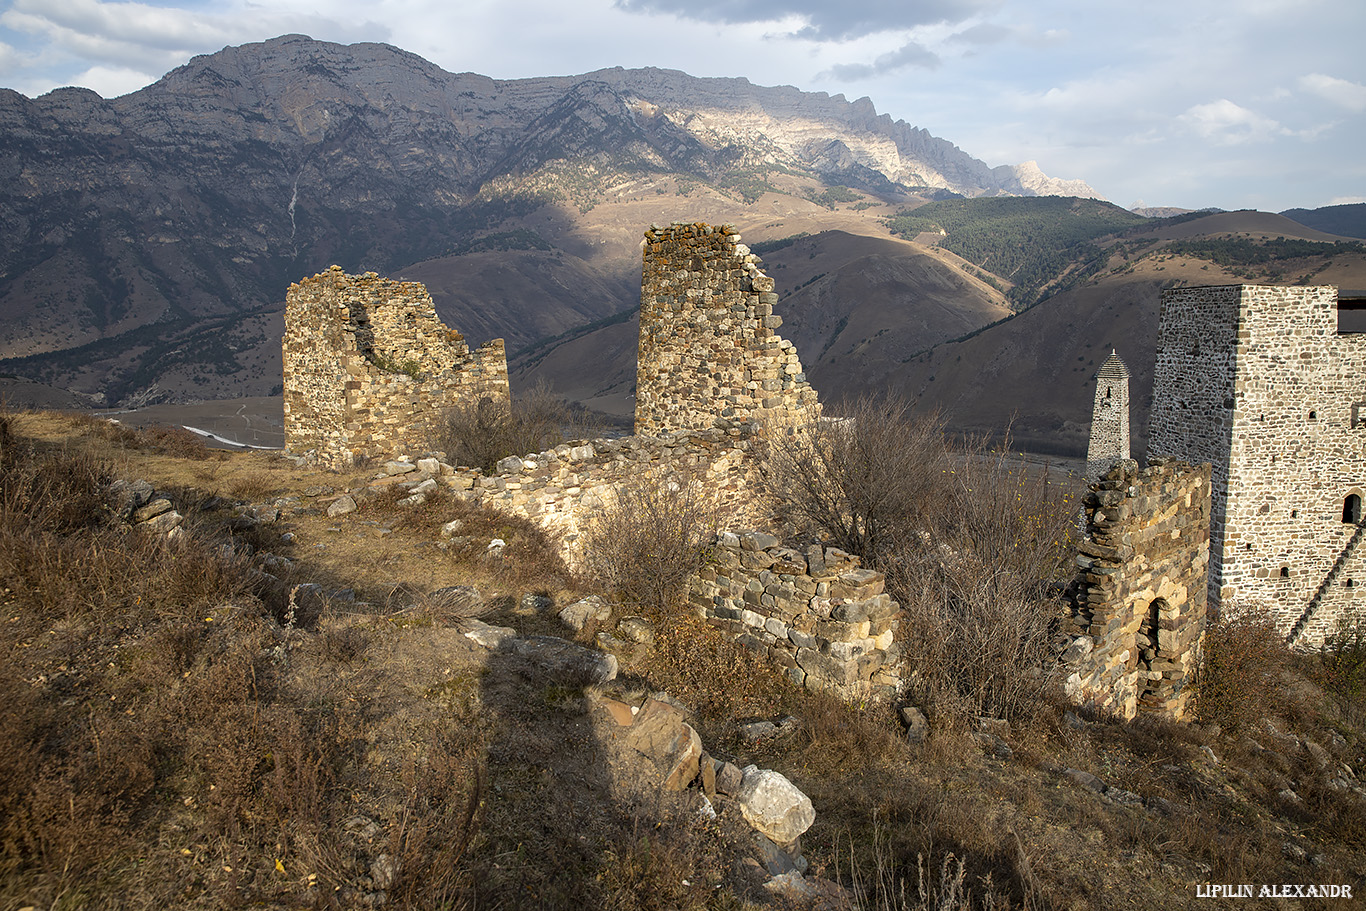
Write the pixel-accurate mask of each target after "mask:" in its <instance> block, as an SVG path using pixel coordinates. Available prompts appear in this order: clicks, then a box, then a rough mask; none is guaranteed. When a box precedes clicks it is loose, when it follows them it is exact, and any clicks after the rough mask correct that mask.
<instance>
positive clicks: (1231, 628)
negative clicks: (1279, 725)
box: [1195, 606, 1291, 731]
mask: <svg viewBox="0 0 1366 911" xmlns="http://www.w3.org/2000/svg"><path fill="white" fill-rule="evenodd" d="M1290 658H1291V653H1290V648H1289V646H1287V645H1286V644H1285V637H1283V636H1282V635H1281V634H1280V633H1279V632H1278V631H1277V630H1276V624H1275V622H1274V621H1273V620H1271V619H1270V618H1269V617H1266V616H1259V615H1257V614H1256V613H1254V612H1252V611H1249V610H1239V609H1238V608H1237V607H1236V606H1231V607H1230V608H1229V609H1227V610H1224V611H1223V612H1222V613H1221V614H1220V615H1219V616H1218V617H1216V618H1215V619H1214V620H1212V621H1211V622H1210V623H1209V625H1208V626H1206V627H1205V638H1204V646H1203V649H1202V655H1201V659H1200V667H1199V669H1198V670H1197V672H1196V691H1195V708H1196V714H1197V715H1198V716H1199V718H1200V720H1201V721H1203V722H1206V723H1210V722H1217V723H1218V724H1220V725H1222V726H1223V727H1224V728H1226V729H1228V730H1231V731H1235V730H1239V729H1241V728H1244V727H1247V726H1249V725H1251V724H1253V723H1255V722H1256V721H1257V720H1258V719H1260V718H1262V717H1264V716H1265V715H1266V714H1267V713H1268V712H1269V711H1274V708H1273V707H1272V706H1270V705H1268V699H1269V698H1270V697H1272V696H1273V695H1274V694H1275V693H1276V692H1277V690H1278V686H1277V682H1278V678H1279V675H1280V673H1281V671H1282V670H1283V669H1284V668H1285V667H1286V665H1287V664H1288V663H1289V661H1290Z"/></svg>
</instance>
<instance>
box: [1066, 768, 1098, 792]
mask: <svg viewBox="0 0 1366 911" xmlns="http://www.w3.org/2000/svg"><path fill="white" fill-rule="evenodd" d="M1063 774H1064V775H1066V776H1067V777H1068V778H1070V779H1072V780H1073V781H1075V782H1076V783H1077V784H1079V785H1081V786H1082V787H1083V788H1089V789H1090V790H1092V791H1095V792H1096V793H1097V794H1104V793H1105V782H1103V781H1101V780H1100V779H1099V778H1097V777H1096V776H1094V775H1092V774H1091V773H1090V772H1083V771H1082V770H1081V769H1065V770H1064V771H1063Z"/></svg>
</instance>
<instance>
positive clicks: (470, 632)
mask: <svg viewBox="0 0 1366 911" xmlns="http://www.w3.org/2000/svg"><path fill="white" fill-rule="evenodd" d="M468 625H469V629H467V630H465V638H466V639H469V640H471V641H472V642H475V643H477V644H479V645H482V646H483V647H484V648H486V649H489V650H490V651H492V650H495V649H498V648H500V647H502V645H503V643H504V642H506V641H508V640H509V639H513V638H515V637H516V636H517V631H516V630H515V629H513V628H512V627H509V626H490V625H489V624H487V623H485V622H483V621H482V620H470V621H469V622H468Z"/></svg>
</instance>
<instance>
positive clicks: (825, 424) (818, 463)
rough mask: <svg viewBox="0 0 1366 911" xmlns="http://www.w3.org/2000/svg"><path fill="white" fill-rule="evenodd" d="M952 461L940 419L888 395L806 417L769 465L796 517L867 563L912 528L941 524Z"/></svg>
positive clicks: (775, 449) (778, 446) (774, 483)
mask: <svg viewBox="0 0 1366 911" xmlns="http://www.w3.org/2000/svg"><path fill="white" fill-rule="evenodd" d="M949 468H950V466H949V459H948V451H947V448H946V446H945V443H944V434H943V426H942V424H941V423H940V421H939V419H938V418H937V417H935V416H928V417H924V416H919V415H915V414H913V413H912V411H911V407H910V405H909V404H908V403H907V402H906V401H905V400H903V399H899V398H895V397H890V396H889V397H885V398H861V399H858V400H856V401H854V402H852V403H850V404H848V405H846V406H845V408H844V410H843V412H842V413H841V414H840V416H839V417H837V418H827V419H824V420H816V421H808V422H807V423H806V424H805V425H804V426H801V427H798V428H796V429H795V430H794V432H793V433H792V434H791V435H789V436H786V437H781V438H779V439H778V440H777V441H775V443H774V444H773V446H772V447H771V449H770V454H769V459H768V461H767V464H766V465H765V469H766V472H767V475H768V479H769V487H770V488H771V489H772V490H773V491H774V493H775V494H776V496H777V497H778V499H779V500H780V501H781V502H782V504H783V505H784V506H785V507H786V512H787V514H788V516H789V518H791V519H792V521H794V522H796V523H797V524H798V526H799V527H803V528H805V529H808V530H811V531H815V532H817V533H819V534H821V535H823V536H825V537H826V538H827V539H828V540H829V542H830V543H831V544H833V545H834V546H835V547H838V548H841V549H842V550H846V551H848V552H849V553H853V554H858V555H859V556H860V557H863V558H864V560H865V562H868V563H876V562H878V560H879V558H880V557H881V556H882V555H884V554H886V553H887V552H889V551H890V550H891V549H892V547H893V546H894V543H895V541H896V540H897V539H898V538H900V537H904V535H905V533H906V531H907V530H908V529H921V528H934V527H936V526H938V525H939V524H940V522H941V521H942V518H943V517H942V515H941V511H942V509H943V508H944V507H946V506H947V505H948V504H947V502H946V498H945V496H944V488H945V481H946V476H947V472H948V471H949Z"/></svg>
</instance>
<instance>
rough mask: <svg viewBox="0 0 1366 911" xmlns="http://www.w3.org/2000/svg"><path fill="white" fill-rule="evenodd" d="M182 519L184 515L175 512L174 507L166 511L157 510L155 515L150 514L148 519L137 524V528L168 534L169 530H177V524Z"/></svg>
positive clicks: (182, 520) (183, 519)
mask: <svg viewBox="0 0 1366 911" xmlns="http://www.w3.org/2000/svg"><path fill="white" fill-rule="evenodd" d="M158 502H165V501H158ZM184 521H185V517H184V516H182V515H181V514H180V513H178V512H176V511H175V510H174V509H172V510H168V511H166V512H159V513H157V514H156V515H155V516H152V517H151V518H150V519H147V520H146V521H145V522H142V523H140V524H139V525H138V528H139V529H142V530H144V531H150V532H159V533H161V534H169V533H170V532H171V531H173V530H175V531H179V527H178V526H179V525H180V523H181V522H184Z"/></svg>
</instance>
